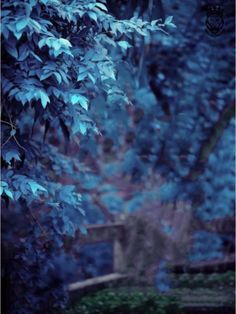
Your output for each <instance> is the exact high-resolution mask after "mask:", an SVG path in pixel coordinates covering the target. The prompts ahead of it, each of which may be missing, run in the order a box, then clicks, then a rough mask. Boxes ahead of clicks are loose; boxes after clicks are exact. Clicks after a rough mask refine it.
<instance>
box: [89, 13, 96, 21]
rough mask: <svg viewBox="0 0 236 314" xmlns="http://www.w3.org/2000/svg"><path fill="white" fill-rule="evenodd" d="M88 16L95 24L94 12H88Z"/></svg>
mask: <svg viewBox="0 0 236 314" xmlns="http://www.w3.org/2000/svg"><path fill="white" fill-rule="evenodd" d="M88 15H89V17H90V18H91V19H92V20H94V21H95V22H97V20H98V19H97V15H96V14H95V13H94V12H92V11H89V12H88Z"/></svg>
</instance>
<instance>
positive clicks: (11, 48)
mask: <svg viewBox="0 0 236 314" xmlns="http://www.w3.org/2000/svg"><path fill="white" fill-rule="evenodd" d="M5 49H6V51H7V52H8V53H9V54H10V55H11V56H12V57H14V58H15V59H17V58H18V51H17V49H16V47H14V46H13V45H10V44H6V45H5Z"/></svg>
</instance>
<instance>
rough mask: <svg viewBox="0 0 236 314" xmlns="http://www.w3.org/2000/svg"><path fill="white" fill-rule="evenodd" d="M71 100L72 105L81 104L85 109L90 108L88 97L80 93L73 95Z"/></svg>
mask: <svg viewBox="0 0 236 314" xmlns="http://www.w3.org/2000/svg"><path fill="white" fill-rule="evenodd" d="M70 101H71V103H72V105H76V104H79V105H80V106H81V107H82V108H84V109H85V110H88V99H87V98H86V97H84V96H83V95H80V94H74V95H71V98H70Z"/></svg>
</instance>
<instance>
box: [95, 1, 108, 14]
mask: <svg viewBox="0 0 236 314" xmlns="http://www.w3.org/2000/svg"><path fill="white" fill-rule="evenodd" d="M95 6H96V7H97V8H99V9H101V10H104V11H106V12H107V11H108V10H107V7H106V6H105V5H104V4H102V3H100V2H97V3H96V4H95Z"/></svg>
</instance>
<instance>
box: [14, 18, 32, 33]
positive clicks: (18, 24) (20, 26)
mask: <svg viewBox="0 0 236 314" xmlns="http://www.w3.org/2000/svg"><path fill="white" fill-rule="evenodd" d="M28 22H29V19H28V18H22V19H19V20H18V21H17V22H16V30H17V32H20V31H22V30H23V29H24V28H25V27H26V26H27V24H28Z"/></svg>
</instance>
